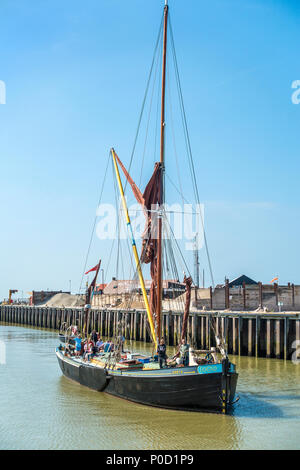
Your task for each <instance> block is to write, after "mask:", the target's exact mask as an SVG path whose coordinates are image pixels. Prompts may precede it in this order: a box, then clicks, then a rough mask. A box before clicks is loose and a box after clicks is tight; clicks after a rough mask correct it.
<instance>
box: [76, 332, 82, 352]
mask: <svg viewBox="0 0 300 470" xmlns="http://www.w3.org/2000/svg"><path fill="white" fill-rule="evenodd" d="M74 341H75V355H76V356H80V354H81V342H82V339H81V335H78V336H76V338H74Z"/></svg>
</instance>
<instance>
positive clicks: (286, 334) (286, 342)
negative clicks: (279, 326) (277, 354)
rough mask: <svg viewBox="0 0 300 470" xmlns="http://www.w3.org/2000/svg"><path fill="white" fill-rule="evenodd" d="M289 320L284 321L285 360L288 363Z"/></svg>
mask: <svg viewBox="0 0 300 470" xmlns="http://www.w3.org/2000/svg"><path fill="white" fill-rule="evenodd" d="M289 328H290V324H289V319H288V318H285V319H284V339H283V358H284V360H285V361H286V360H287V358H288V338H289Z"/></svg>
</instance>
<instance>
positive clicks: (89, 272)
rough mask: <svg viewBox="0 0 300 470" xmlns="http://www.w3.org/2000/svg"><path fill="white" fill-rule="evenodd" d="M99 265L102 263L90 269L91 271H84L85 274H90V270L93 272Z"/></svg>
mask: <svg viewBox="0 0 300 470" xmlns="http://www.w3.org/2000/svg"><path fill="white" fill-rule="evenodd" d="M99 265H100V263H98V264H97V266H95V267H94V268H92V269H90V270H89V271H87V272H86V273H84V274H88V273H90V272H92V271H97V269H98V268H99Z"/></svg>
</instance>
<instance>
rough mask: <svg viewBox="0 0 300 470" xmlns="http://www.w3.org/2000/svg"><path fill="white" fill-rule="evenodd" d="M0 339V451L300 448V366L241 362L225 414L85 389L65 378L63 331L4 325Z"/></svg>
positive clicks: (0, 332) (142, 348)
mask: <svg viewBox="0 0 300 470" xmlns="http://www.w3.org/2000/svg"><path fill="white" fill-rule="evenodd" d="M0 341H4V343H5V345H6V364H5V365H0V449H106V450H113V449H128V450H131V449H156V450H158V449H169V450H170V449H178V450H179V449H300V365H298V366H297V365H294V364H292V363H290V362H288V363H285V362H284V361H278V360H273V359H271V360H266V359H255V358H244V357H242V358H238V357H236V358H234V362H235V363H236V364H237V367H238V371H239V374H240V376H239V382H238V395H239V396H240V401H239V402H238V403H237V404H236V406H235V411H234V414H233V415H232V416H223V415H214V414H208V413H186V412H178V411H169V410H161V409H157V408H151V407H147V406H142V405H136V404H134V403H130V402H127V401H125V400H121V399H118V398H114V397H112V396H110V395H107V394H105V393H98V392H94V391H92V390H89V389H87V388H85V387H83V386H80V385H79V384H76V383H74V382H72V381H70V380H68V379H66V378H65V377H63V376H62V375H61V372H60V368H59V366H58V363H57V359H56V356H55V353H54V350H55V347H56V346H57V343H58V341H57V335H56V333H53V332H50V331H47V330H38V329H33V328H23V327H18V326H11V325H5V324H0ZM128 346H129V345H127V347H128ZM134 347H135V348H139V350H143V351H147V350H148V351H149V348H148V346H145V345H144V344H142V343H140V344H138V343H137V344H135V345H134Z"/></svg>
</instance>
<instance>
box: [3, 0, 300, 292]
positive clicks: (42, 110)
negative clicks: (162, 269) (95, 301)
mask: <svg viewBox="0 0 300 470" xmlns="http://www.w3.org/2000/svg"><path fill="white" fill-rule="evenodd" d="M169 4H170V11H171V20H172V25H173V30H174V36H175V41H176V48H177V56H178V62H179V67H180V71H181V79H182V85H183V93H184V98H185V107H186V111H187V115H188V122H189V129H190V137H191V142H192V146H193V152H194V158H195V166H196V173H197V178H198V184H199V192H200V198H201V201H202V202H204V203H205V218H206V229H207V237H208V243H209V247H210V253H211V258H212V265H213V271H214V276H215V281H216V282H222V281H223V279H224V276H225V275H227V276H228V277H229V278H233V277H236V276H237V275H239V274H242V273H244V274H247V275H249V276H250V277H253V278H254V279H256V280H261V281H263V282H269V281H270V280H271V279H272V277H273V276H275V275H279V276H280V282H281V283H287V282H288V281H291V282H295V283H298V284H300V272H299V264H300V255H299V241H298V239H299V231H300V217H299V215H300V211H299V202H300V194H299V175H300V163H299V124H300V105H294V104H292V101H291V95H292V92H293V90H292V89H291V84H292V82H293V81H294V80H297V79H300V65H299V43H300V27H299V26H300V3H299V2H298V1H292V0H281V1H280V0H242V1H241V0H209V1H208V0H207V1H205V0H189V1H188V2H187V1H183V0H170V1H169ZM162 7H163V1H162V0H151V1H149V0H127V1H125V0H87V1H86V2H82V1H78V0H72V1H71V0H64V1H61V0H43V1H41V0H26V1H24V0H2V1H1V5H0V50H1V53H0V80H3V81H4V82H5V83H6V87H7V97H6V104H5V105H0V158H1V160H0V161H1V166H0V169H1V184H0V198H1V230H0V260H1V272H0V281H1V282H0V298H2V297H4V296H5V297H7V292H8V289H9V288H17V289H19V290H20V291H21V290H23V291H24V293H25V292H27V291H31V290H32V289H35V290H40V289H44V290H46V289H47V288H49V289H58V290H60V289H63V290H65V289H68V288H69V280H70V279H71V280H72V290H73V291H76V290H77V289H78V287H79V283H80V279H81V274H82V270H83V264H84V259H85V255H86V251H87V247H88V243H89V237H90V233H91V228H92V225H93V220H94V216H95V210H96V206H97V202H98V197H99V190H100V186H101V181H102V177H103V171H104V167H105V163H106V161H107V155H108V151H109V149H110V147H111V146H114V147H115V148H116V149H117V150H118V153H119V155H120V157H121V158H122V159H123V161H124V163H125V164H128V162H129V159H130V152H131V149H132V145H133V140H134V135H135V131H136V126H137V122H138V115H139V111H140V106H141V103H142V98H143V93H144V90H145V85H146V80H147V77H148V72H149V66H150V63H151V59H152V54H153V49H154V43H155V40H156V37H157V32H158V27H159V23H160V20H161V14H162ZM178 145H179V148H180V142H179V144H178ZM170 159H171V156H170V157H169V160H168V161H169V162H170V164H169V168H170V170H169V171H170V172H171V175H172V171H173V172H174V175H176V170H175V167H174V169H173V170H172V168H173V167H172V164H171V160H170ZM151 165H152V162H151ZM151 165H149V166H148V167H147V166H146V167H145V171H146V170H148V169H149V172H148V176H150V172H151ZM146 173H147V172H146ZM136 174H138V172H137V173H136ZM174 177H175V176H174ZM146 179H147V174H146V176H145V179H143V184H144V183H145V182H146ZM105 202H114V191H113V187H112V180H111V181H110V184H108V186H107V187H106V191H105ZM107 253H108V247H107V245H106V244H101V242H100V241H99V240H97V239H96V240H95V241H94V244H93V248H92V252H91V257H90V260H89V267H91V266H93V265H94V264H96V262H97V260H98V257H100V256H102V258H103V263H104V266H105V263H106V264H107V263H108V254H107ZM200 257H201V260H202V259H203V258H204V251H203V250H202V251H201V253H200ZM105 268H107V266H105ZM191 270H193V267H191ZM113 274H114V273H113V267H111V271H110V272H108V276H109V277H111V276H112V275H113ZM207 277H208V273H207ZM208 281H209V280H208ZM208 281H207V283H208Z"/></svg>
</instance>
